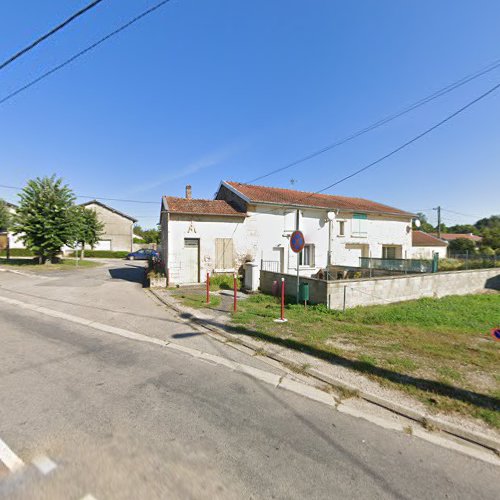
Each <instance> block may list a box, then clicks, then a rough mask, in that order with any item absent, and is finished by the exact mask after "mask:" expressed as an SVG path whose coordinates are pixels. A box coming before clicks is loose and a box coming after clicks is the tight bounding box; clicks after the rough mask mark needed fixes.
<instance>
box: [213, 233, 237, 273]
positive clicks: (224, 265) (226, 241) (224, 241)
mask: <svg viewBox="0 0 500 500" xmlns="http://www.w3.org/2000/svg"><path fill="white" fill-rule="evenodd" d="M233 266H234V249H233V239H232V238H216V239H215V269H233Z"/></svg>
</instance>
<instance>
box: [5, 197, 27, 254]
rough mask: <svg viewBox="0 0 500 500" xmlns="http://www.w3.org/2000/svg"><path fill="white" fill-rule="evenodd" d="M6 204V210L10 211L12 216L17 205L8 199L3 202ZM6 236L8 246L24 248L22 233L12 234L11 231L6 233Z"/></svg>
mask: <svg viewBox="0 0 500 500" xmlns="http://www.w3.org/2000/svg"><path fill="white" fill-rule="evenodd" d="M5 204H6V205H7V210H8V211H9V212H10V214H11V215H12V216H15V215H16V209H17V205H14V203H9V202H8V201H6V202H5ZM7 237H8V239H9V248H10V249H12V248H24V243H23V241H22V235H17V236H16V235H14V234H13V233H12V232H8V233H7Z"/></svg>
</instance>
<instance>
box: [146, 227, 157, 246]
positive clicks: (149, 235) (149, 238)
mask: <svg viewBox="0 0 500 500" xmlns="http://www.w3.org/2000/svg"><path fill="white" fill-rule="evenodd" d="M142 239H143V240H144V241H145V242H146V243H159V242H160V231H159V230H158V229H146V230H145V231H143V233H142Z"/></svg>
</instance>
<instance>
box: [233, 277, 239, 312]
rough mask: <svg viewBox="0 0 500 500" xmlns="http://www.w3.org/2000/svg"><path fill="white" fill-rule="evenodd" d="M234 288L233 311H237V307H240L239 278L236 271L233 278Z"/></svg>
mask: <svg viewBox="0 0 500 500" xmlns="http://www.w3.org/2000/svg"><path fill="white" fill-rule="evenodd" d="M233 288H234V300H233V311H234V312H236V309H237V308H238V306H237V304H238V297H237V293H238V280H237V279H236V273H234V279H233Z"/></svg>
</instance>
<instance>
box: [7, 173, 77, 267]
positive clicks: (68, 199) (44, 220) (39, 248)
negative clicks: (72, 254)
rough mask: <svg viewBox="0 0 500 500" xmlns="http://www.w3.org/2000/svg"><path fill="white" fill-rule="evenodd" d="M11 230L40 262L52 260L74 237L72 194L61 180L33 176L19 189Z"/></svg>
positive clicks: (53, 177) (73, 197)
mask: <svg viewBox="0 0 500 500" xmlns="http://www.w3.org/2000/svg"><path fill="white" fill-rule="evenodd" d="M19 198H20V203H19V207H18V208H17V210H16V218H15V222H14V225H13V232H14V234H16V235H20V236H21V239H22V241H23V242H24V245H25V246H26V247H27V248H29V249H30V250H31V251H32V252H33V253H34V254H35V255H36V256H38V260H39V262H40V263H45V262H46V261H47V260H49V261H54V260H55V259H56V256H57V255H58V254H59V253H60V252H61V248H62V247H63V246H64V245H66V244H68V243H71V241H72V240H73V236H74V227H73V226H72V224H73V223H74V213H73V210H72V207H73V204H74V200H75V195H74V194H73V192H72V191H71V189H70V188H69V187H68V186H67V185H66V184H63V181H62V179H60V178H59V179H57V178H56V176H55V175H53V176H52V177H42V178H40V177H37V178H36V179H34V180H33V179H32V180H29V181H28V183H27V185H26V187H24V189H23V190H22V191H21V193H20V195H19Z"/></svg>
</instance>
